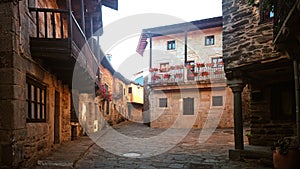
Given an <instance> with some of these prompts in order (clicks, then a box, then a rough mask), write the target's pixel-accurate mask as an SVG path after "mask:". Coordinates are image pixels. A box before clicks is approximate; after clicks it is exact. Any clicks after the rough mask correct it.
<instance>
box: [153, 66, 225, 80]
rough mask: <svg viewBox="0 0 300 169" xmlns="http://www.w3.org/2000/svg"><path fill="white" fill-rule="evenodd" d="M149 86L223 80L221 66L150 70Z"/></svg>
mask: <svg viewBox="0 0 300 169" xmlns="http://www.w3.org/2000/svg"><path fill="white" fill-rule="evenodd" d="M150 75H151V81H150V84H163V83H174V82H189V81H211V80H225V73H224V67H223V65H217V66H215V67H213V66H212V64H197V65H196V66H195V67H191V66H189V65H188V66H187V67H184V66H174V67H171V68H168V69H157V68H152V69H150Z"/></svg>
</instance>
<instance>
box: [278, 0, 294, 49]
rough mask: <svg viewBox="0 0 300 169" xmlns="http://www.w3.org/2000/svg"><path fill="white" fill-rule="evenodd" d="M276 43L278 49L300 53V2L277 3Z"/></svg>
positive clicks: (291, 0) (292, 0) (289, 0)
mask: <svg viewBox="0 0 300 169" xmlns="http://www.w3.org/2000/svg"><path fill="white" fill-rule="evenodd" d="M274 14H275V18H274V43H275V44H276V46H277V47H278V49H282V50H290V51H291V52H292V54H297V53H299V52H300V48H299V44H300V33H299V30H300V24H299V23H300V0H287V1H275V5H274Z"/></svg>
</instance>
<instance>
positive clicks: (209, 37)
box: [204, 35, 215, 46]
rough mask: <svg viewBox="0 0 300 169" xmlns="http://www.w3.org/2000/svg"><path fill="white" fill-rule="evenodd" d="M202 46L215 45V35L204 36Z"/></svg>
mask: <svg viewBox="0 0 300 169" xmlns="http://www.w3.org/2000/svg"><path fill="white" fill-rule="evenodd" d="M211 40H213V41H211ZM204 45H205V46H213V45H215V35H209V36H205V40H204Z"/></svg>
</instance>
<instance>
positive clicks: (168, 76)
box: [163, 73, 171, 79]
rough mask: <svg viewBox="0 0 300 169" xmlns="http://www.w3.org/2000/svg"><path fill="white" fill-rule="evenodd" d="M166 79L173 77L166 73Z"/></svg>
mask: <svg viewBox="0 0 300 169" xmlns="http://www.w3.org/2000/svg"><path fill="white" fill-rule="evenodd" d="M163 77H164V79H169V78H170V77H171V75H170V74H168V73H166V74H164V76H163Z"/></svg>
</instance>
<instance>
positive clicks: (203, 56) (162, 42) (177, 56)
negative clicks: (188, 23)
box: [152, 27, 222, 68]
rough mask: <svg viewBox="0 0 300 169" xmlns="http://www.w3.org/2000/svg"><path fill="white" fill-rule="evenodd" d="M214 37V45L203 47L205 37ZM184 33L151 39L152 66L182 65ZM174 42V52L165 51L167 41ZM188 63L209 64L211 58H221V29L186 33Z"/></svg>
mask: <svg viewBox="0 0 300 169" xmlns="http://www.w3.org/2000/svg"><path fill="white" fill-rule="evenodd" d="M211 35H214V38H215V41H214V43H215V44H214V45H209V46H205V36H211ZM184 38H185V37H184V33H178V34H172V35H166V36H158V37H153V47H152V48H153V59H152V62H153V66H152V67H155V68H160V64H161V63H169V65H177V64H184V41H185V40H184ZM170 40H175V45H176V47H175V50H167V41H170ZM187 47H188V49H187V56H188V61H195V63H196V62H198V63H210V62H211V58H213V57H222V28H221V27H216V28H209V29H203V30H196V31H190V32H188V38H187Z"/></svg>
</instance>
